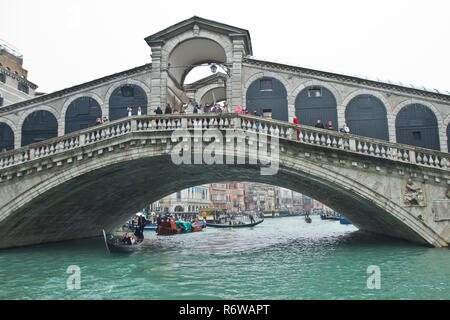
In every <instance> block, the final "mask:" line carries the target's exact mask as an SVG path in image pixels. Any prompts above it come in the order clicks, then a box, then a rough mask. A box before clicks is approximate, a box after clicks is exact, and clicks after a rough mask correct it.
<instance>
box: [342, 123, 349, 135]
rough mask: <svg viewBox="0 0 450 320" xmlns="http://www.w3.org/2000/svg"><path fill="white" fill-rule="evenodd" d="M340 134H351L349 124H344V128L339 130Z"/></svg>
mask: <svg viewBox="0 0 450 320" xmlns="http://www.w3.org/2000/svg"><path fill="white" fill-rule="evenodd" d="M339 132H343V133H350V128H349V127H347V124H346V123H344V124H343V126H342V128H340V129H339Z"/></svg>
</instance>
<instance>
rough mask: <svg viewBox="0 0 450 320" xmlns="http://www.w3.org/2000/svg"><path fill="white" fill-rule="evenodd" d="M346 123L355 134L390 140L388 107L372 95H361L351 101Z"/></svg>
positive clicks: (346, 114)
mask: <svg viewBox="0 0 450 320" xmlns="http://www.w3.org/2000/svg"><path fill="white" fill-rule="evenodd" d="M348 99H349V97H348V98H347V99H346V100H348ZM345 122H346V124H347V126H348V127H349V128H350V132H352V133H353V134H357V135H361V136H366V137H370V138H375V139H381V140H386V141H389V140H390V139H389V138H390V134H389V124H388V114H387V106H386V105H385V103H383V101H382V100H381V99H380V98H379V97H378V96H375V95H373V94H371V93H361V94H358V95H356V96H354V97H352V98H351V100H349V102H348V103H347V104H346V108H345Z"/></svg>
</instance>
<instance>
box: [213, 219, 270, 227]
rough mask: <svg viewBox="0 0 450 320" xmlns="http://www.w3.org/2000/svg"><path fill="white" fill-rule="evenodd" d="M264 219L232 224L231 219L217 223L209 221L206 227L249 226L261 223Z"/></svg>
mask: <svg viewBox="0 0 450 320" xmlns="http://www.w3.org/2000/svg"><path fill="white" fill-rule="evenodd" d="M263 221H264V219H262V220H260V221H256V222H253V223H245V222H241V223H240V224H233V223H232V222H231V221H230V222H229V223H228V224H226V223H225V224H219V223H209V222H207V223H206V225H207V226H208V227H213V228H250V227H254V226H257V225H258V224H260V223H262V222H263Z"/></svg>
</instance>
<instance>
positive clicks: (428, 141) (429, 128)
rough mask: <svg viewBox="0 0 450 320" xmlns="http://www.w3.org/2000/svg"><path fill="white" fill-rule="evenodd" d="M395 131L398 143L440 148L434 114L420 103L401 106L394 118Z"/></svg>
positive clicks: (434, 148)
mask: <svg viewBox="0 0 450 320" xmlns="http://www.w3.org/2000/svg"><path fill="white" fill-rule="evenodd" d="M395 131H396V135H397V142H398V143H404V144H409V145H412V146H416V147H422V148H427V149H433V150H441V148H440V143H439V127H438V123H437V119H436V115H435V114H434V112H433V111H432V110H431V109H430V108H428V107H426V106H424V105H422V104H418V103H413V104H410V105H407V106H405V107H403V108H402V109H401V110H400V112H399V113H398V114H397V118H396V119H395Z"/></svg>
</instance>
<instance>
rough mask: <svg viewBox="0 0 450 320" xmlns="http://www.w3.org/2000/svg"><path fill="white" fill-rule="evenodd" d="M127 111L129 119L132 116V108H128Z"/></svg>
mask: <svg viewBox="0 0 450 320" xmlns="http://www.w3.org/2000/svg"><path fill="white" fill-rule="evenodd" d="M127 111H128V116H129V117H131V116H132V115H133V108H130V107H128V108H127Z"/></svg>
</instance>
